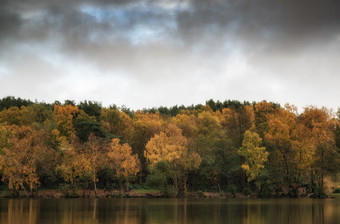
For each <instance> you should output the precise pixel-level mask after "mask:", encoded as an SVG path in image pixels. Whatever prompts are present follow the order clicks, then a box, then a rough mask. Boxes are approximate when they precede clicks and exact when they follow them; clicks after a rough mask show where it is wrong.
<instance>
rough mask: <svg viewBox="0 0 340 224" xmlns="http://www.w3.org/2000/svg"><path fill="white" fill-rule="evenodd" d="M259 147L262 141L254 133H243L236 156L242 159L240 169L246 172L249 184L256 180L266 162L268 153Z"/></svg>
mask: <svg viewBox="0 0 340 224" xmlns="http://www.w3.org/2000/svg"><path fill="white" fill-rule="evenodd" d="M261 145H262V139H261V137H260V136H259V135H258V134H257V133H256V132H252V131H250V130H248V131H246V132H245V134H244V139H243V142H242V147H241V148H240V150H239V151H238V154H239V155H240V156H242V157H243V158H244V164H242V168H243V169H244V170H245V171H246V174H247V176H248V181H249V182H250V181H252V180H255V179H256V177H257V176H258V175H259V174H260V173H261V170H262V169H263V168H264V163H265V162H266V161H267V160H268V152H267V151H266V148H265V147H261Z"/></svg>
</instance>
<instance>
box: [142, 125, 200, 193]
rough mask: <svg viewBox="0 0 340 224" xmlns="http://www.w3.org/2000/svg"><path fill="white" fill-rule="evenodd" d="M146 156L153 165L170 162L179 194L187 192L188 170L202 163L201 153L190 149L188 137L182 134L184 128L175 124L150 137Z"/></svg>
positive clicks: (170, 172)
mask: <svg viewBox="0 0 340 224" xmlns="http://www.w3.org/2000/svg"><path fill="white" fill-rule="evenodd" d="M145 157H146V158H147V160H148V161H149V162H150V164H151V166H154V165H155V164H156V163H158V162H160V161H166V162H167V163H168V165H169V168H168V169H169V174H170V175H171V178H172V180H173V182H174V184H175V187H176V188H177V191H178V196H182V195H184V194H186V191H187V188H186V182H187V178H188V172H189V171H191V170H195V169H198V167H199V165H200V163H201V157H200V156H199V154H197V153H191V152H189V151H188V148H187V139H186V138H185V137H184V136H183V135H182V130H181V129H180V128H178V127H177V126H175V125H173V124H170V125H169V126H168V127H167V128H166V130H165V131H164V132H160V134H156V135H155V136H154V137H153V138H151V139H150V141H149V142H148V143H147V145H146V151H145Z"/></svg>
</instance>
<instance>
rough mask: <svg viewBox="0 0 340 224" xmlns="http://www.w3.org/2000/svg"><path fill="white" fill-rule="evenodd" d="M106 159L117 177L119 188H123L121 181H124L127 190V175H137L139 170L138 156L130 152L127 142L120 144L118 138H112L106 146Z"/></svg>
mask: <svg viewBox="0 0 340 224" xmlns="http://www.w3.org/2000/svg"><path fill="white" fill-rule="evenodd" d="M107 161H108V163H109V165H110V167H111V168H112V169H113V170H114V172H115V175H116V176H117V178H118V181H119V185H120V190H122V189H123V181H125V186H126V190H127V191H128V186H129V177H130V176H131V175H137V173H138V172H139V170H140V161H139V159H138V156H137V155H133V154H132V149H131V147H130V146H129V144H128V143H125V144H120V140H119V139H118V138H114V139H112V142H111V144H110V147H109V148H108V153H107Z"/></svg>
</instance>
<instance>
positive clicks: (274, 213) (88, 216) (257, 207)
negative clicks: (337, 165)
mask: <svg viewBox="0 0 340 224" xmlns="http://www.w3.org/2000/svg"><path fill="white" fill-rule="evenodd" d="M0 223H1V224H5V223H10V224H12V223H15V224H20V223H25V224H31V223H49V224H53V223H61V224H66V223H74V224H77V223H79V224H87V223H123V224H124V223H126V224H142V223H185V224H200V223H202V224H207V223H231V224H234V223H235V224H250V223H251V224H273V223H275V224H281V223H282V224H283V223H284V224H287V223H289V224H314V223H315V224H339V223H340V200H339V199H324V200H317V199H315V200H313V199H298V200H294V199H253V200H250V199H249V200H248V199H247V200H241V199H237V200H234V199H1V200H0Z"/></svg>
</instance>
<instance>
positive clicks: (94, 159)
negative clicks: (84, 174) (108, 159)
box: [84, 134, 107, 197]
mask: <svg viewBox="0 0 340 224" xmlns="http://www.w3.org/2000/svg"><path fill="white" fill-rule="evenodd" d="M106 150H107V148H106V142H105V141H104V140H103V139H101V138H99V137H97V136H95V135H94V134H90V136H89V138H88V141H87V142H86V143H84V154H85V157H86V158H87V161H88V162H89V165H90V167H91V168H90V170H91V171H92V172H91V175H92V182H93V186H94V192H95V196H96V197H97V184H96V182H97V181H98V180H97V173H98V171H99V170H100V169H101V168H102V167H103V165H104V163H105V155H106Z"/></svg>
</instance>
